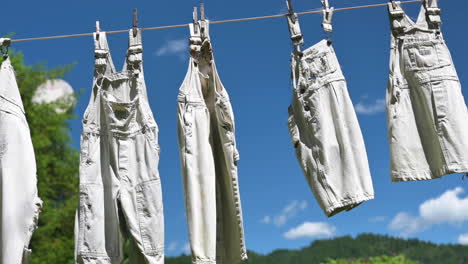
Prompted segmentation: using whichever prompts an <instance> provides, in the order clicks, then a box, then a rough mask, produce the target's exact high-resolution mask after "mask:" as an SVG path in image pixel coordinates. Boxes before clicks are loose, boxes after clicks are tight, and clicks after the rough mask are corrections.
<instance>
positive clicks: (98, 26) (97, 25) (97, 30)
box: [96, 21, 101, 39]
mask: <svg viewBox="0 0 468 264" xmlns="http://www.w3.org/2000/svg"><path fill="white" fill-rule="evenodd" d="M99 32H101V26H100V24H99V21H96V39H99Z"/></svg>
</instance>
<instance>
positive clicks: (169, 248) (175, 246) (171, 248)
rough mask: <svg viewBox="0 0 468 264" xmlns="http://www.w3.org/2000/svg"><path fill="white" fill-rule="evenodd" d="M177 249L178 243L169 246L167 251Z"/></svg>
mask: <svg viewBox="0 0 468 264" xmlns="http://www.w3.org/2000/svg"><path fill="white" fill-rule="evenodd" d="M176 249H177V242H171V243H170V244H169V246H167V251H174V250H176Z"/></svg>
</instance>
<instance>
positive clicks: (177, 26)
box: [11, 0, 422, 42]
mask: <svg viewBox="0 0 468 264" xmlns="http://www.w3.org/2000/svg"><path fill="white" fill-rule="evenodd" d="M421 1H422V0H408V1H401V3H402V4H409V3H417V2H421ZM382 6H387V3H383V4H373V5H363V6H353V7H343V8H336V9H335V12H336V11H346V10H356V9H364V8H373V7H382ZM321 13H322V9H320V10H313V11H305V12H298V13H297V15H310V14H321ZM288 15H289V14H278V15H270V16H258V17H247V18H236V19H228V20H219V21H210V24H212V25H215V24H224V23H233V22H242V21H253V20H262V19H271V18H279V17H286V16H288ZM188 25H189V24H180V25H171V26H159V27H148V28H141V31H150V30H161V29H171V28H183V27H188ZM126 32H128V30H127V29H125V30H114V31H106V34H118V33H126ZM92 35H93V33H81V34H69V35H59V36H49V37H36V38H23V39H12V40H11V42H25V41H33V40H46V39H62V38H76V37H86V36H92Z"/></svg>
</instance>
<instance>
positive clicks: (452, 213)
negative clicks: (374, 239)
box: [389, 187, 468, 236]
mask: <svg viewBox="0 0 468 264" xmlns="http://www.w3.org/2000/svg"><path fill="white" fill-rule="evenodd" d="M463 192H464V190H463V189H462V188H461V187H457V188H455V189H453V190H448V191H446V192H445V193H443V194H442V195H440V196H439V197H436V198H434V199H430V200H427V201H425V202H424V203H422V204H421V205H420V206H419V216H412V215H410V214H408V213H406V212H400V213H398V214H397V215H396V216H395V217H394V218H393V220H392V221H391V223H390V225H389V228H390V229H391V230H394V231H399V232H400V233H401V235H403V236H408V235H411V234H414V233H417V232H421V231H424V230H426V229H428V228H430V227H431V226H433V225H436V224H452V225H460V224H462V223H463V222H465V221H468V197H464V198H461V197H460V195H461V194H462V193H463Z"/></svg>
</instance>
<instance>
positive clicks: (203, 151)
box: [178, 22, 247, 264]
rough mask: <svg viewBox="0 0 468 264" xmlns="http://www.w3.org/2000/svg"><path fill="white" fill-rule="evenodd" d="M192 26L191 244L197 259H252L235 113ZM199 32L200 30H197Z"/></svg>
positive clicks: (185, 89)
mask: <svg viewBox="0 0 468 264" xmlns="http://www.w3.org/2000/svg"><path fill="white" fill-rule="evenodd" d="M190 29H191V33H192V34H191V43H192V45H191V51H192V52H191V57H190V61H189V68H188V72H187V75H186V77H185V80H184V82H183V84H182V86H181V87H180V90H179V99H178V135H179V147H180V157H181V165H182V176H183V183H184V190H185V205H186V210H187V220H188V227H189V236H190V246H191V251H192V258H193V263H195V264H213V263H219V264H221V263H222V264H235V263H238V262H240V261H241V260H245V259H247V251H246V248H245V243H244V229H243V220H242V208H241V203H240V194H239V183H238V179H237V161H238V160H239V154H238V152H237V148H236V141H235V134H234V132H235V125H234V115H233V111H232V108H231V104H230V102H229V96H228V94H227V92H226V90H225V89H224V87H223V84H222V83H221V80H220V79H219V76H218V73H217V70H216V65H215V62H214V60H213V54H212V50H211V43H210V41H209V37H208V36H209V34H208V33H209V32H208V23H207V22H206V25H205V28H204V34H205V38H202V40H201V41H200V39H199V38H197V37H199V31H196V30H194V25H193V24H192V25H190ZM197 32H198V33H197Z"/></svg>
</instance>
